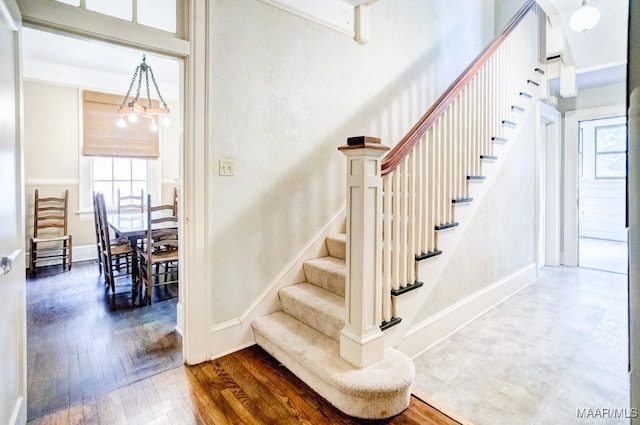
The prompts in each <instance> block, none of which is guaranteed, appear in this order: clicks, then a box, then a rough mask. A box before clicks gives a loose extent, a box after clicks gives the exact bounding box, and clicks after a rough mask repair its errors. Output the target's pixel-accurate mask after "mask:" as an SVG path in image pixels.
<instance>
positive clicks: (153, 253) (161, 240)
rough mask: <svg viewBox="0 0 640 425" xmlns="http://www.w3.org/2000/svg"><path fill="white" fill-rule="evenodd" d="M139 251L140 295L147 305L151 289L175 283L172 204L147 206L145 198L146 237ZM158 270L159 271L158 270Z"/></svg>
mask: <svg viewBox="0 0 640 425" xmlns="http://www.w3.org/2000/svg"><path fill="white" fill-rule="evenodd" d="M143 246H144V249H142V250H140V257H139V259H140V286H141V287H140V293H141V294H142V293H143V291H142V290H143V289H144V299H143V302H144V303H146V304H151V298H152V293H151V291H152V288H153V287H155V286H161V285H169V284H175V283H178V269H179V267H178V218H177V217H176V216H175V215H173V204H171V205H157V206H151V195H147V235H146V240H145V241H144V244H143ZM161 266H162V268H161Z"/></svg>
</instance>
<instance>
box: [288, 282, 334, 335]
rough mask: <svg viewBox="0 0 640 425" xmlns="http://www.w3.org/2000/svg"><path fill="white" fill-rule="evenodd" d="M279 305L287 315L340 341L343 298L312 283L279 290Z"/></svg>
mask: <svg viewBox="0 0 640 425" xmlns="http://www.w3.org/2000/svg"><path fill="white" fill-rule="evenodd" d="M279 296H280V305H281V306H282V309H283V310H284V311H285V312H286V313H287V314H289V315H291V316H293V317H294V318H296V319H298V320H299V321H301V322H303V323H304V324H306V325H308V326H311V327H312V328H314V329H315V330H317V331H320V332H322V333H323V334H324V335H326V336H328V337H330V338H333V339H335V340H336V341H339V340H340V331H341V330H342V328H343V327H344V316H345V305H344V302H345V301H344V297H341V296H339V295H336V294H334V293H333V292H330V291H327V290H326V289H323V288H320V287H319V286H316V285H314V284H312V283H307V282H304V283H298V284H296V285H291V286H287V287H285V288H282V289H280V291H279Z"/></svg>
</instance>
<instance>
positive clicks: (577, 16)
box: [569, 0, 600, 32]
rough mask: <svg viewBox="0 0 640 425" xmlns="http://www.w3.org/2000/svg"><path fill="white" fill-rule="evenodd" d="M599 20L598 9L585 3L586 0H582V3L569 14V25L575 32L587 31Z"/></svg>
mask: <svg viewBox="0 0 640 425" xmlns="http://www.w3.org/2000/svg"><path fill="white" fill-rule="evenodd" d="M599 21H600V11H599V10H598V9H597V8H596V7H594V6H590V5H588V4H587V0H582V5H581V6H580V8H578V9H577V10H576V11H575V12H573V13H572V14H571V18H570V19H569V26H570V27H571V29H572V30H574V31H575V32H587V31H589V30H590V29H592V28H593V27H595V26H596V25H597V24H598V22H599Z"/></svg>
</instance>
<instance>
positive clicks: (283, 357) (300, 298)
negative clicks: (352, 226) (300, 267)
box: [252, 234, 415, 419]
mask: <svg viewBox="0 0 640 425" xmlns="http://www.w3.org/2000/svg"><path fill="white" fill-rule="evenodd" d="M326 244H327V248H328V251H329V254H330V255H329V256H327V257H321V258H316V259H313V260H310V261H307V262H306V263H305V264H304V272H305V276H306V280H307V281H306V282H303V283H299V284H295V285H291V286H288V287H285V288H282V289H281V290H280V292H279V296H280V304H281V307H282V311H278V312H276V313H274V314H271V315H269V316H266V317H263V318H260V319H258V320H256V321H254V322H253V323H252V327H253V332H254V336H255V340H256V343H257V344H258V345H260V346H261V347H262V348H264V349H265V350H266V351H267V352H268V353H269V354H271V355H272V356H273V357H275V358H276V359H278V360H279V361H280V362H281V363H282V364H283V365H284V366H286V367H287V368H288V369H289V370H291V371H292V372H293V373H295V374H296V375H297V376H298V377H299V378H300V379H302V380H303V381H304V382H305V383H306V384H307V385H309V386H310V387H311V388H313V389H314V390H315V391H316V392H317V393H318V394H320V395H321V396H323V397H324V398H325V399H327V400H328V401H329V402H330V403H331V404H333V405H334V406H335V407H336V408H338V409H339V410H341V411H343V412H344V413H346V414H348V415H351V416H355V417H359V418H366V419H382V418H388V417H391V416H394V415H397V414H399V413H401V412H402V411H403V410H404V409H406V408H407V406H408V405H409V400H410V396H411V381H412V379H413V377H414V375H415V370H414V366H413V362H412V361H411V360H410V359H409V358H408V357H407V356H406V355H405V354H403V353H401V352H399V351H397V350H395V349H392V348H387V349H386V351H385V359H384V360H383V361H381V362H379V363H376V364H374V365H372V366H369V367H367V368H362V369H359V368H356V367H354V366H352V365H351V364H350V363H349V362H347V361H345V360H343V359H342V358H341V357H340V347H339V343H338V341H339V338H340V331H341V330H342V328H343V327H344V323H345V320H344V317H345V299H344V292H345V262H344V258H345V236H344V234H341V235H336V236H332V237H328V238H327V240H326Z"/></svg>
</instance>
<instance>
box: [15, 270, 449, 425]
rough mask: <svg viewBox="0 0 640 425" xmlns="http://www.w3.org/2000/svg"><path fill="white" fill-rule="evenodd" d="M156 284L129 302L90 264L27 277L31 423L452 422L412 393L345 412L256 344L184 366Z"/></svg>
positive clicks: (170, 313) (171, 307) (125, 290)
mask: <svg viewBox="0 0 640 425" xmlns="http://www.w3.org/2000/svg"><path fill="white" fill-rule="evenodd" d="M159 289H160V291H161V292H159V293H156V294H154V303H153V304H152V305H151V306H145V307H135V306H133V305H132V303H131V300H130V286H129V284H127V283H126V282H125V283H124V284H123V285H122V286H121V287H120V289H119V290H118V292H119V294H117V295H116V296H115V297H112V296H111V295H109V294H107V293H106V292H105V290H104V285H103V283H102V278H101V277H99V276H98V274H97V266H96V265H95V264H91V263H89V264H74V266H73V268H72V271H71V272H65V273H60V272H59V270H57V269H55V268H52V269H51V270H41V271H40V272H39V273H38V275H37V277H36V278H34V279H29V280H28V281H27V309H28V313H27V315H28V330H27V334H28V347H27V353H28V380H29V381H28V387H29V388H28V417H29V424H30V425H50V424H51V425H53V424H60V425H66V424H69V425H75V424H97V425H107V424H109V425H110V424H113V425H121V424H122V425H136V424H144V425H146V424H185V425H190V424H198V425H199V424H269V425H270V424H277V425H280V424H313V425H321V424H338V425H340V424H360V423H370V424H392V425H399V424H407V425H411V424H414V425H433V424H444V425H455V424H458V422H456V421H454V420H453V419H451V418H449V417H447V416H446V415H444V414H442V413H441V412H439V411H437V410H436V409H434V408H432V407H431V406H429V405H428V404H426V403H423V402H422V401H420V400H419V399H417V398H415V397H412V399H411V405H410V406H409V408H408V409H407V410H406V411H405V412H403V413H402V414H401V415H399V416H396V417H394V418H391V419H388V420H384V421H364V420H357V419H354V418H351V417H348V416H346V415H344V414H342V413H341V412H339V411H338V410H336V409H335V408H333V407H332V406H331V405H330V404H329V403H328V402H327V401H326V400H324V399H323V398H322V397H320V396H319V395H317V394H316V393H315V392H313V391H312V390H311V389H310V388H309V387H308V386H307V385H306V384H304V383H303V382H302V381H300V380H299V379H298V378H297V377H296V376H295V375H293V374H292V373H291V372H289V370H288V369H286V368H285V367H284V366H282V365H280V364H279V363H278V362H277V360H275V359H274V358H272V357H271V356H270V355H269V354H267V353H266V352H265V351H264V350H262V349H261V348H259V347H257V346H252V347H249V348H246V349H244V350H241V351H238V352H236V353H233V354H230V355H228V356H225V357H222V358H220V359H216V360H214V361H210V362H205V363H202V364H199V365H195V366H185V365H183V364H182V357H181V347H180V344H181V340H180V336H179V335H177V334H176V332H175V330H174V325H175V304H176V302H177V300H176V298H172V299H168V300H164V301H162V298H163V297H166V296H169V295H171V293H164V292H162V291H163V288H159Z"/></svg>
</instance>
